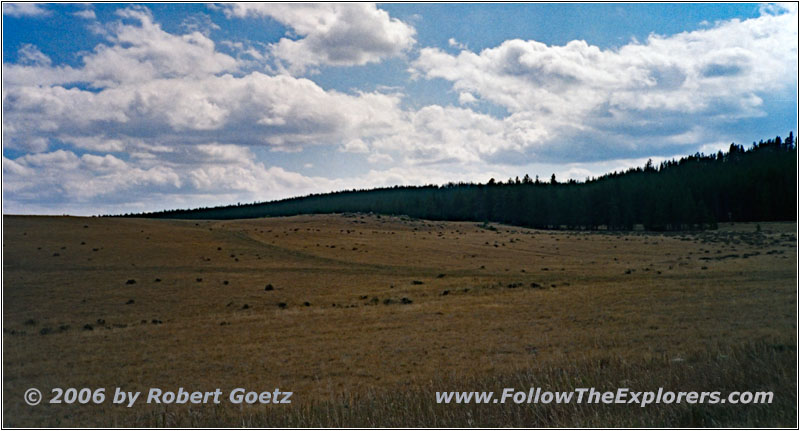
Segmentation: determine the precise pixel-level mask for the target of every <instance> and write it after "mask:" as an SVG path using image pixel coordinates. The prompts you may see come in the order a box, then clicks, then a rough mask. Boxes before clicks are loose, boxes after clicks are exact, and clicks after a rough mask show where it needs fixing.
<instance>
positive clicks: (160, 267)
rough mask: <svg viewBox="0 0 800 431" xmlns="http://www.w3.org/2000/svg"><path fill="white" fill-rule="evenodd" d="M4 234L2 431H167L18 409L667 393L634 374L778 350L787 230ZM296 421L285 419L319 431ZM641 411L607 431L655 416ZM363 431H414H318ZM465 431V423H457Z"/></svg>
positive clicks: (791, 244)
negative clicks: (86, 430)
mask: <svg viewBox="0 0 800 431" xmlns="http://www.w3.org/2000/svg"><path fill="white" fill-rule="evenodd" d="M3 221H4V228H5V233H4V238H3V242H4V268H3V269H4V274H3V299H4V309H3V314H4V317H3V325H4V332H3V347H4V353H3V367H4V381H3V395H4V405H3V409H4V425H6V426H54V425H60V426H86V425H116V426H128V425H144V426H159V425H176V424H177V422H176V421H173V422H172V423H170V421H169V420H166V418H168V417H169V414H168V413H169V410H168V409H167V411H155V413H153V411H151V410H150V409H146V408H145V407H144V406H137V407H134V408H132V409H131V410H129V411H126V410H125V409H119V408H115V407H113V406H110V405H109V403H106V404H104V405H101V406H82V407H79V406H63V405H62V406H55V405H44V404H43V405H39V406H36V407H29V406H27V405H25V404H24V403H23V402H22V393H23V392H24V391H25V390H26V389H27V388H29V387H38V388H40V389H42V390H43V391H45V392H47V391H46V389H49V388H52V387H78V388H80V387H91V388H98V387H105V388H107V391H109V390H113V389H112V388H114V387H117V386H119V387H122V388H124V389H125V390H128V391H133V390H141V391H143V390H147V389H148V388H150V387H159V388H164V389H167V390H169V389H172V390H176V389H177V388H178V387H179V386H183V387H185V388H187V389H189V390H201V391H206V390H213V389H215V388H221V389H223V391H227V390H230V389H232V388H235V387H246V388H248V389H253V390H258V391H262V390H272V389H274V388H276V387H280V388H281V389H284V390H291V391H294V392H295V394H296V395H295V398H294V402H295V404H293V406H292V409H293V410H292V411H296V412H299V413H292V414H293V415H294V414H301V413H302V411H303V410H302V409H304V408H305V409H311V408H312V407H311V406H320V405H323V404H324V403H331V402H333V401H332V400H337V399H340V398H341V397H342V396H343V394H347V396H348V397H362V398H363V397H364V396H366V394H372V395H371V399H385V398H381V397H386V396H395V397H398V398H396V399H395V404H397V403H401V404H402V403H406V402H411V401H410V400H412V399H417V400H418V402H419V403H422V404H421V405H420V407H419V408H420V409H424V408H425V403H427V402H430V403H431V404H433V403H434V401H433V398H432V397H433V395H432V394H431V395H430V399H427V398H426V397H427V395H420V394H427V393H428V392H429V390H430V388H431V385H432V384H436V383H437V382H439V383H444V382H446V381H447V382H458V381H464V382H472V381H474V382H491V381H495V379H500V377H498V376H509V375H512V376H513V375H516V374H515V373H521V372H534V371H531V370H553V369H557V368H559V367H562V366H566V365H565V364H572V365H571V366H574V367H578V368H579V369H586V370H587V371H586V372H587V373H591V368H586V367H588V365H587V364H593V363H596V361H598V360H600V359H603V358H605V359H608V358H611V360H612V361H619V362H620V363H621V364H627V365H625V366H628V365H630V366H631V367H633V368H632V369H635V370H638V371H637V372H638V373H639V374H636V375H635V376H634V377H635V378H637V379H640V380H641V381H643V382H646V383H647V384H650V383H654V382H657V381H658V380H657V378H658V376H662V374H659V373H658V372H657V370H651V369H649V368H648V367H649V366H651V365H652V366H655V365H653V364H658V363H659V362H658V361H664V360H671V359H674V358H677V357H680V358H686V357H690V356H692V355H694V356H697V355H701V357H702V355H703V354H705V353H708V352H712V353H713V352H721V351H726V350H727V349H741V348H745V347H743V346H753V345H758V344H753V343H760V342H761V343H763V342H765V340H766V342H767V343H768V344H769V345H786V346H790V348H794V346H795V339H796V326H795V323H796V321H797V316H796V311H795V310H796V307H797V296H796V281H797V279H796V271H795V262H796V259H797V249H796V237H795V229H796V224H795V223H761V224H760V227H761V231H760V232H756V227H755V225H754V224H744V225H743V224H737V225H736V226H723V227H722V228H721V229H720V230H718V231H712V232H685V233H678V234H657V233H587V232H551V231H536V230H529V229H521V228H516V227H510V226H502V225H495V227H497V231H493V230H488V229H482V228H481V227H480V226H479V225H478V224H476V223H444V222H429V221H421V220H409V219H406V218H397V217H385V216H384V217H377V216H365V215H333V216H322V215H318V216H298V217H288V218H274V219H257V220H241V221H168V220H140V219H105V218H72V217H15V216H4V219H3ZM756 253H757V254H756ZM54 254H58V256H54ZM734 255H735V257H734ZM156 278H159V279H160V280H161V281H160V282H156V281H155V279H156ZM198 279H202V280H201V281H197V280H198ZM128 280H135V283H134V284H127V282H128ZM226 281H227V284H225V282H226ZM414 281H419V282H422V284H415V283H414ZM532 283H536V284H537V285H538V286H541V288H532V287H531V285H532ZM267 284H272V285H273V286H274V290H272V291H265V290H264V288H265V286H266V285H267ZM509 285H511V286H516V287H509ZM553 285H554V286H555V287H552V286H553ZM445 291H447V292H448V293H447V294H446V295H442V294H443V292H445ZM373 298H377V299H373ZM402 298H407V299H408V300H410V301H411V303H410V304H403V303H402V302H401V301H402ZM130 300H133V303H129V302H130ZM386 300H390V302H391V303H390V304H388V305H385V304H384V302H385V301H386ZM281 302H282V303H285V304H286V308H285V309H284V308H280V307H279V306H278V304H279V303H281ZM305 302H308V303H309V304H310V305H309V306H305V305H304V303H305ZM245 304H246V305H247V308H246V309H245V308H244V305H245ZM98 319H100V320H101V321H102V322H104V323H98ZM154 319H155V320H157V321H161V322H163V323H161V324H154V323H152V321H153V320H154ZM87 324H88V325H91V326H92V328H93V330H84V329H83V328H84V326H85V325H87ZM67 326H68V329H60V328H62V327H64V328H66V327H67ZM43 331H44V332H46V334H44V335H42V334H41V333H42V332H43ZM759 349H761V350H758V349H756V350H758V351H763V350H764V348H759ZM704 352H705V353H704ZM792 352H793V350H792ZM791 354H792V355H793V354H794V353H791ZM665 358H666V359H665ZM712 362H713V361H711V362H709V361H706V362H702V361H701V363H704V364H706V365H707V364H710V363H712ZM784 363H785V361H784ZM631 364H633V365H631ZM635 364H639V365H637V366H634V365H635ZM648 364H650V365H648ZM581 367H584V368H581ZM705 369H708V370H709V372H713V370H714V369H716V368H709V367H706V368H705ZM790 371H791V372H792V373H794V372H796V370H795V369H794V368H792V369H790ZM787 372H788V371H787ZM720 373H722V371H720ZM595 374H596V375H595V376H594V377H593V376H592V375H587V376H586V378H587V379H592V378H595V377H596V376H597V375H600V374H602V373H601V372H600V371H597V372H596V373H595ZM633 374H635V373H633ZM743 375H747V376H751V375H752V373H750V372H748V373H745V374H743ZM444 376H450V377H448V379H449V380H446V379H445V380H442V379H444ZM648 376H649V377H648ZM740 377H741V376H740ZM642 379H644V380H642ZM652 379H656V380H652ZM793 382H794V377H792V378H791V379H787V381H786V387H784V388H782V390H786V388H789V387H793V386H790V385H793ZM738 383H741V384H744V385H746V384H747V383H748V381H747V380H746V379H745V380H741V381H739V382H738ZM476 384H477V383H476ZM426 388H427V389H426ZM553 389H559V388H553ZM642 389H643V390H647V389H648V388H642ZM741 389H742V390H745V389H748V388H741ZM435 390H448V389H447V388H442V389H435ZM449 390H457V389H449ZM462 390H478V389H477V388H470V387H464V389H462ZM426 391H427V392H426ZM380 394H384V395H380ZM387 394H388V395H387ZM404 397H406V398H404ZM409 397H410V398H409ZM414 397H416V398H414ZM320 403H323V404H320ZM280 407H282V406H274V407H273V408H274V409H278V410H280ZM329 407H330V406H329ZM313 408H318V407H313ZM439 408H440V407H439ZM212 410H213V411H216V412H217V413H215V415H216V416H212V415H210V414H209V411H212ZM712 410H713V409H712ZM201 411H202V414H201V413H197V412H195V413H191V414H190V413H185V414H184V413H182V415H183V416H181V415H178V416H176V417H182V418H183V419H182V421H184V420H185V421H184V422H181V423H182V424H184V425H191V424H212V423H215V422H214V420H212V418H213V417H217V418H218V419H217V420H219V421H220V422H219V424H226V425H230V426H237V425H238V426H241V425H242V424H245V425H246V424H248V423H247V420H246V419H247V417H248V416H247V415H246V414H245V411H239V410H238V408H236V407H232V406H230V405H228V404H226V403H223V404H222V405H221V406H220V407H218V408H213V409H209V408H206V409H201ZM314 412H317V411H316V410H314ZM148 414H154V415H155V416H148ZM306 414H308V415H312V416H309V417H308V418H307V419H308V420H306V421H302V420H299V419H298V420H296V421H294V422H284V423H283V424H284V425H297V426H306V425H303V424H312V425H314V424H316V425H326V423H323V422H315V421H318V420H319V419H320V417H321V416H319V415H316V416H314V415H313V412H311V413H308V412H307V413H306ZM636 414H638V415H639V416H636V417H635V418H634V417H632V418H631V419H630V420H629V421H627V422H616V423H618V424H643V425H647V424H664V423H668V419H669V418H665V419H664V421H661V422H659V421H658V420H656V419H654V418H651V419H652V420H648V419H647V418H646V417H647V416H648V415H650V413H647V410H643V411H641V412H639V413H636ZM159 415H160V416H159ZM192 415H194V416H192ZM792 415H793V417H796V412H794V413H793V414H792V413H791V412H790V413H789V416H792ZM289 416H291V415H289ZM156 417H163V418H165V419H164V420H163V421H162V422H161V423H159V422H158V421H157V420H156V419H153V418H156ZM599 417H600V418H607V416H604V415H600V416H599ZM782 417H783V419H782V420H784V422H780V423H785V418H786V417H787V416H785V415H784V416H782ZM143 418H150V419H143ZM192 418H194V419H192ZM201 418H202V421H201ZM420 418H421V419H420V420H422V419H425V418H428V419H430V418H429V417H427V416H420ZM495 419H497V420H500V418H499V417H498V418H495ZM673 419H674V418H673ZM713 419H714V418H711V419H709V420H711V422H708V421H706V422H702V423H704V424H705V423H715V422H713ZM193 420H197V421H199V422H192V421H193ZM187 421H188V422H187ZM376 421H377V422H376ZM744 422H745V423H748V422H747V420H744ZM266 423H267V422H265V421H264V420H263V419H262V420H261V422H259V421H257V420H253V422H250V424H252V425H259V424H261V425H264V424H266ZM370 423H371V424H372V425H374V426H378V425H386V426H389V425H398V426H399V425H400V424H403V423H405V424H410V426H415V425H422V424H423V422H402V421H401V420H399V419H397V418H389V417H387V418H385V422H380V419H379V418H378V419H373V422H363V421H355V422H346V421H345V422H341V421H338V422H330V423H327V425H350V426H355V425H359V424H370ZM424 423H425V424H430V425H431V426H448V425H450V424H448V423H446V422H442V421H439V422H436V421H434V422H431V421H430V420H427V422H424ZM509 423H513V424H517V425H521V424H522V423H521V422H518V421H516V422H515V421H511V422H509ZM537 423H539V424H544V425H549V426H565V425H569V424H574V423H573V422H569V421H564V420H563V419H559V418H553V421H551V422H547V421H543V422H541V421H540V422H537ZM587 423H588V422H587ZM590 423H592V424H594V425H602V424H603V422H602V421H601V422H597V421H592V422H590ZM737 423H738V422H737ZM776 423H778V422H776ZM461 425H464V426H470V425H469V424H468V423H467V422H463V421H460V420H456V418H453V423H452V426H461ZM472 425H474V426H479V425H480V426H502V425H504V423H500V422H498V423H490V422H481V423H478V422H474V421H473V424H472ZM178 426H181V425H178Z"/></svg>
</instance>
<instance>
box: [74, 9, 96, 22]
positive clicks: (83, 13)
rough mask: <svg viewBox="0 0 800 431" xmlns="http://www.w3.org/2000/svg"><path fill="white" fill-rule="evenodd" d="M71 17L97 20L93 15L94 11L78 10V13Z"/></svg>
mask: <svg viewBox="0 0 800 431" xmlns="http://www.w3.org/2000/svg"><path fill="white" fill-rule="evenodd" d="M73 15H75V16H77V17H79V18H83V19H89V20H96V19H97V15H96V14H95V13H94V10H92V9H84V10H79V11H77V12H75V13H73Z"/></svg>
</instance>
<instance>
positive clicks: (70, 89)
mask: <svg viewBox="0 0 800 431" xmlns="http://www.w3.org/2000/svg"><path fill="white" fill-rule="evenodd" d="M10 6H13V7H10ZM19 6H20V8H17V9H15V8H16V6H14V4H6V5H4V9H3V12H4V15H9V16H13V17H19V16H42V15H46V14H49V13H50V11H48V10H45V9H42V8H41V7H40V6H38V5H32V6H35V7H28V6H25V5H19ZM23 6H24V7H23ZM221 7H222V10H223V12H224V17H225V18H224V19H228V20H233V21H235V20H264V21H265V22H266V20H265V19H266V18H269V19H271V20H274V21H275V22H278V23H280V24H281V25H284V26H285V27H286V28H288V29H290V34H289V35H288V36H287V37H283V38H280V39H279V40H278V41H273V42H269V43H266V44H264V45H263V46H265V47H266V48H265V50H266V51H265V52H264V56H263V59H267V58H269V59H270V61H273V62H274V63H273V64H272V65H271V66H267V67H263V68H261V69H254V63H253V62H252V61H250V60H251V59H252V58H255V57H257V56H260V55H261V54H259V53H258V52H256V51H253V53H252V54H251V55H250V57H249V59H243V58H242V57H235V56H232V55H230V54H226V53H225V52H223V51H224V50H220V46H221V45H223V44H225V43H227V44H228V45H230V46H232V43H230V42H226V41H217V40H215V39H214V38H213V37H212V35H213V34H214V31H215V29H216V30H218V26H216V24H214V23H213V22H210V21H208V20H207V18H208V17H205V19H206V20H205V21H202V22H200V21H199V18H198V20H195V21H197V22H195V21H191V22H190V21H186V22H184V23H183V24H184V25H181V26H180V28H181V30H179V32H178V33H175V32H168V31H166V30H165V29H164V28H163V27H162V25H161V24H160V23H159V22H157V20H156V19H155V17H154V16H153V14H152V12H151V11H150V10H149V9H147V8H146V7H139V6H133V7H123V8H120V9H118V10H117V11H116V18H115V19H114V20H112V21H110V22H105V23H99V22H97V21H96V15H95V14H94V13H93V12H92V13H91V14H90V13H88V12H91V11H90V10H86V11H84V12H86V13H83V12H82V13H80V14H79V16H78V17H76V19H81V20H84V21H83V22H84V23H87V24H88V21H91V24H89V25H90V28H91V29H92V31H93V32H94V33H95V34H96V35H99V36H101V37H102V38H103V42H102V43H100V44H98V45H97V46H95V47H94V48H93V49H91V50H89V51H85V52H82V53H81V54H80V63H79V65H77V66H69V65H64V64H58V63H56V62H54V61H53V60H52V59H51V58H50V57H49V56H48V55H47V54H45V53H44V52H42V51H41V50H40V49H39V48H38V47H37V46H35V45H33V44H23V45H22V46H21V47H20V48H19V50H18V51H17V53H16V56H13V55H12V56H11V57H12V58H14V59H15V61H13V62H6V63H4V64H3V95H2V97H3V143H4V156H3V174H4V177H5V181H4V190H3V191H4V197H5V199H4V211H6V212H44V213H53V212H55V213H61V212H73V213H78V214H87V213H98V212H112V213H118V212H127V211H142V210H156V209H164V208H174V207H196V206H203V205H217V204H225V203H234V202H250V201H256V200H265V199H273V198H282V197H289V196H295V195H301V194H306V193H312V192H326V191H331V190H339V189H345V188H354V187H359V188H362V187H376V186H390V185H394V184H425V183H446V182H449V181H469V180H472V181H486V180H487V179H488V178H489V177H496V178H498V179H502V178H503V177H504V176H507V174H505V173H506V172H509V171H511V172H517V173H519V171H518V170H515V169H517V168H516V167H518V166H530V165H531V164H536V163H541V164H547V166H548V168H550V167H552V169H553V171H556V170H557V173H558V175H559V178H565V177H570V176H571V177H575V178H580V179H583V178H584V177H585V176H588V175H596V174H599V173H602V172H605V171H607V170H609V169H611V168H612V167H613V168H614V169H617V168H618V167H619V168H624V167H627V166H630V165H631V164H640V163H641V160H646V158H647V157H650V156H653V155H663V156H665V157H666V156H669V155H677V154H682V153H685V152H686V151H688V149H694V148H698V147H700V146H701V145H708V144H717V143H720V142H724V140H725V139H727V137H725V136H721V132H720V131H721V130H724V129H725V128H726V127H727V126H728V125H730V124H732V123H733V122H736V121H740V120H743V119H753V118H760V117H763V116H764V115H765V114H766V109H767V107H768V106H767V105H768V102H769V100H770V99H771V98H776V97H782V96H780V95H782V94H784V93H787V92H795V91H796V88H797V44H796V41H797V27H796V21H797V11H796V9H794V10H788V11H787V10H778V9H775V8H765V9H764V10H763V11H762V12H763V13H762V15H761V16H760V17H757V18H753V19H748V20H743V21H742V20H732V21H726V22H720V23H717V24H716V25H714V26H712V27H710V28H705V29H703V30H697V31H693V32H685V33H679V34H675V35H671V36H660V35H655V34H653V35H651V36H650V37H648V38H647V40H645V41H644V42H631V43H629V44H627V45H624V46H622V47H620V48H618V49H601V48H599V47H597V46H593V45H591V44H590V43H588V42H585V41H580V40H575V41H572V42H569V43H567V44H566V45H563V46H551V45H546V44H544V43H541V42H537V41H533V40H517V39H514V40H506V41H504V42H502V43H501V44H499V45H498V46H495V47H490V48H487V49H484V50H481V51H479V52H475V51H471V50H470V49H469V48H468V47H467V46H466V45H464V44H462V43H460V42H458V41H457V40H456V39H454V38H450V39H449V42H448V44H449V46H451V47H458V49H459V52H458V53H450V52H449V51H448V50H447V48H448V47H421V48H420V49H419V50H418V51H414V49H416V48H415V47H416V44H417V41H416V37H417V36H416V30H415V29H414V27H412V26H411V25H410V24H408V23H405V22H402V21H400V20H398V19H396V18H393V17H391V16H390V15H389V14H388V13H387V12H386V11H384V10H381V9H380V8H378V7H377V6H375V5H372V4H348V5H340V4H323V5H313V4H298V5H289V4H225V5H223V6H221ZM37 19H40V18H37ZM198 23H201V24H202V25H199V24H198ZM180 31H182V32H180ZM242 46H244V45H242ZM252 46H258V45H257V44H255V43H254V44H252ZM397 57H401V58H404V57H406V58H407V62H408V63H407V64H408V72H409V74H408V78H409V80H414V79H417V80H443V82H446V83H447V85H448V86H449V87H450V89H451V91H452V92H453V93H454V94H455V95H456V98H457V100H458V106H452V105H447V104H431V105H428V106H423V107H420V108H409V107H406V105H405V104H404V101H405V100H406V99H407V98H409V97H412V96H410V95H409V94H406V92H405V89H404V88H402V87H401V88H399V89H398V88H395V87H392V90H391V91H386V90H383V91H359V90H357V89H354V90H352V91H348V92H343V91H336V90H333V89H325V88H323V87H322V86H320V85H319V84H317V83H316V82H315V81H314V79H313V78H314V74H310V75H308V76H306V74H307V73H308V72H310V71H312V70H313V69H315V68H322V67H328V68H331V67H333V68H353V69H357V68H363V67H367V66H368V65H370V64H375V63H379V62H381V61H383V60H385V59H388V58H397ZM259 64H260V63H259ZM373 88H375V87H374V86H373ZM790 97H794V94H792V95H790ZM487 107H488V108H491V109H487ZM487 112H495V113H494V114H489V113H487ZM496 112H505V114H502V115H501V114H497V113H496ZM727 143H730V141H728V142H727ZM327 149H330V150H331V151H333V152H335V153H337V154H340V155H342V156H343V157H349V158H350V159H348V160H350V161H352V162H353V163H359V164H361V165H362V169H360V171H359V172H361V173H360V174H355V175H347V174H342V173H341V172H338V173H325V166H324V162H325V159H324V158H318V159H314V160H311V159H309V160H308V161H306V162H305V163H303V164H302V165H303V166H305V167H307V168H311V167H315V168H316V167H319V166H320V165H322V170H321V173H319V174H302V173H300V172H299V169H294V170H293V169H289V168H287V167H285V166H281V165H280V164H276V163H273V162H272V161H271V160H272V158H271V157H269V156H264V155H263V154H280V153H283V154H300V153H301V154H309V157H311V156H310V155H313V154H317V153H315V152H319V151H324V150H327ZM260 150H267V152H266V153H264V152H263V151H260ZM692 152H693V151H692ZM276 159H278V158H276ZM318 172H320V171H318ZM504 174H505V175H504Z"/></svg>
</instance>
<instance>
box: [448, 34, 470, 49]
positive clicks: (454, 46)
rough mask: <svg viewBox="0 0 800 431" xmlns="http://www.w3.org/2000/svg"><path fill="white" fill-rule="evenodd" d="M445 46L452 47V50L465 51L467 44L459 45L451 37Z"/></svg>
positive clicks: (459, 43)
mask: <svg viewBox="0 0 800 431" xmlns="http://www.w3.org/2000/svg"><path fill="white" fill-rule="evenodd" d="M447 44H448V45H450V47H452V48H457V49H461V50H464V49H467V44H465V43H461V42H459V41H457V40H455V39H454V38H452V37H451V38H450V39H448V40H447Z"/></svg>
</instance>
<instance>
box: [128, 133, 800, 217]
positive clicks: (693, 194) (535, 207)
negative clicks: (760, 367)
mask: <svg viewBox="0 0 800 431" xmlns="http://www.w3.org/2000/svg"><path fill="white" fill-rule="evenodd" d="M796 154H797V150H796V142H795V140H794V138H793V135H792V134H791V133H790V134H789V137H787V138H786V139H785V140H782V139H781V138H780V137H776V138H775V139H770V140H768V141H766V142H764V141H761V142H760V143H758V144H756V143H753V147H752V148H750V149H748V150H745V149H744V148H743V147H742V146H740V145H736V144H731V146H730V149H729V151H728V153H722V152H719V153H716V154H711V155H703V154H700V153H697V154H695V155H693V156H688V157H684V158H681V159H680V160H671V161H667V162H663V163H661V164H660V165H659V166H653V163H652V161H649V160H648V162H647V164H646V165H645V166H644V168H635V169H629V170H627V171H625V172H613V173H610V174H606V175H603V176H601V177H599V178H593V179H587V181H585V182H576V181H574V180H570V181H568V182H566V183H560V182H558V181H557V180H556V177H555V175H553V176H551V178H550V181H549V182H547V183H545V182H541V181H539V180H538V177H537V179H536V180H535V181H532V180H531V179H530V177H529V176H528V175H525V177H524V178H523V180H521V181H520V180H511V179H509V181H508V182H506V183H503V182H502V181H500V182H496V181H495V180H494V179H491V180H489V182H488V183H486V184H472V183H458V184H454V183H449V184H446V185H444V186H436V185H427V186H395V187H391V188H379V189H371V190H350V191H342V192H335V193H327V194H316V195H309V196H304V197H298V198H292V199H284V200H280V201H273V202H265V203H254V204H247V205H242V204H239V205H235V206H225V207H216V208H198V209H193V210H170V211H163V212H158V213H149V214H136V215H129V216H133V217H159V218H178V219H239V218H255V217H277V216H292V215H298V214H323V213H345V212H364V213H370V212H371V213H379V214H389V215H407V216H411V217H417V218H424V219H431V220H452V221H468V220H469V221H477V222H498V223H508V224H514V225H519V226H526V227H533V228H540V229H562V228H567V229H586V230H594V229H613V230H631V229H633V228H634V227H635V226H636V225H642V226H643V227H644V228H645V229H648V230H682V229H707V228H715V227H716V225H717V223H718V222H729V221H730V222H748V221H781V220H795V218H796V216H795V208H796V202H797V190H796V183H797V181H796V180H797V162H796Z"/></svg>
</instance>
